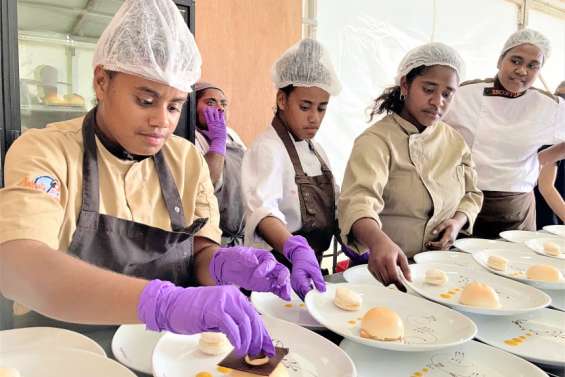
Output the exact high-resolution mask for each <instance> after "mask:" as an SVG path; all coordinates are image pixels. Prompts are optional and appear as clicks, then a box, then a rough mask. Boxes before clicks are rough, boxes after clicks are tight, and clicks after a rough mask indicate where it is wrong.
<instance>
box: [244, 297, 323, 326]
mask: <svg viewBox="0 0 565 377" xmlns="http://www.w3.org/2000/svg"><path fill="white" fill-rule="evenodd" d="M269 294H270V295H273V296H274V297H277V298H278V296H276V295H275V294H273V293H271V292H255V291H253V292H251V296H250V297H249V299H250V300H251V303H252V304H253V307H254V308H255V309H257V311H258V312H259V313H261V314H262V315H266V316H269V317H274V318H278V319H280V320H281V321H285V322H290V323H294V324H295V325H298V326H300V327H304V328H307V329H311V330H327V328H326V327H324V325H322V324H321V323H319V322H318V321H316V319H315V318H314V317H313V316H312V314H310V313H308V314H310V316H311V317H312V318H313V319H314V320H315V321H316V322H318V324H319V326H310V325H306V324H300V323H297V322H293V321H288V320H286V319H284V318H279V317H276V316H274V315H272V314H269V313H266V312H264V311H262V310H260V309H259V307H258V306H257V305H256V304H255V302H256V300H257V297H258V296H267V295H269ZM292 295H295V293H294V291H292ZM253 296H255V299H254V298H253ZM296 297H298V295H296ZM280 300H281V301H284V300H282V299H280ZM304 309H305V310H307V309H306V303H304Z"/></svg>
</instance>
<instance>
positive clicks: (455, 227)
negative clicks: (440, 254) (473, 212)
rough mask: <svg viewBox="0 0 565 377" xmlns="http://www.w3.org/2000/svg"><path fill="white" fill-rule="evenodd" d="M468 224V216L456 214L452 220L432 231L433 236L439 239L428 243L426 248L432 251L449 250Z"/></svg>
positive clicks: (444, 222) (460, 213)
mask: <svg viewBox="0 0 565 377" xmlns="http://www.w3.org/2000/svg"><path fill="white" fill-rule="evenodd" d="M466 223H467V216H466V215H465V214H463V213H462V212H456V213H455V215H454V216H453V217H452V218H451V219H448V220H445V221H443V222H442V223H441V224H439V225H438V226H437V227H435V229H434V230H432V235H433V236H436V237H438V238H439V239H438V240H437V241H428V242H426V247H427V248H429V249H431V250H447V249H449V248H450V247H451V245H453V243H454V242H455V240H456V239H457V235H458V234H459V232H460V231H461V228H463V226H464V225H465V224H466Z"/></svg>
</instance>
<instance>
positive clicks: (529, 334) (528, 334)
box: [526, 332, 534, 336]
mask: <svg viewBox="0 0 565 377" xmlns="http://www.w3.org/2000/svg"><path fill="white" fill-rule="evenodd" d="M526 336H534V334H532V333H531V332H529V333H527V334H526Z"/></svg>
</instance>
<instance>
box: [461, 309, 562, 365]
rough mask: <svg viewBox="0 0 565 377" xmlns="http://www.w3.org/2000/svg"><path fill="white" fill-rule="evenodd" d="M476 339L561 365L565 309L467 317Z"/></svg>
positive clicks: (528, 357)
mask: <svg viewBox="0 0 565 377" xmlns="http://www.w3.org/2000/svg"><path fill="white" fill-rule="evenodd" d="M471 318H472V319H473V321H475V323H476V324H477V326H478V327H479V333H478V334H477V339H479V340H480V341H482V342H485V343H487V344H490V345H491V346H493V347H496V348H500V349H503V350H505V351H508V352H510V353H513V354H515V355H518V356H521V357H523V358H524V359H527V360H530V361H532V362H534V363H540V364H546V365H553V366H565V313H563V312H560V311H558V310H552V309H542V310H537V311H535V312H532V313H526V314H520V315H517V316H508V317H496V318H492V317H485V316H481V315H475V316H472V317H471Z"/></svg>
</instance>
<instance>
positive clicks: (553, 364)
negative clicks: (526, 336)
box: [472, 308, 565, 366]
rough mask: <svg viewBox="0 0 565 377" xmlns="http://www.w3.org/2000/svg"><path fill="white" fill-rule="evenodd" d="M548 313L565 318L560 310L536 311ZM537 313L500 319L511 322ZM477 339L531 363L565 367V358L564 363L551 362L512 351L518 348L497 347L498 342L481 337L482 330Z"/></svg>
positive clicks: (545, 309) (546, 309) (501, 345)
mask: <svg viewBox="0 0 565 377" xmlns="http://www.w3.org/2000/svg"><path fill="white" fill-rule="evenodd" d="M547 311H551V312H556V313H558V314H559V315H563V316H564V317H565V313H564V312H562V311H560V310H556V309H549V308H543V309H540V310H538V311H536V312H539V313H542V312H547ZM536 312H531V313H522V314H518V315H513V316H505V317H500V318H501V320H502V319H507V320H511V319H513V318H515V317H519V316H522V315H528V314H534V313H536ZM477 317H480V316H479V315H477ZM472 320H473V321H475V319H474V318H472ZM478 326H479V325H478V324H477V327H478ZM475 337H476V338H477V339H478V340H480V341H481V342H483V343H486V344H488V345H489V346H491V347H494V348H498V349H500V350H502V351H505V352H508V353H511V354H513V355H515V356H519V357H521V358H523V359H526V360H528V361H530V362H533V363H540V364H543V365H550V366H565V357H564V358H563V361H562V362H554V361H552V360H549V359H544V358H539V357H531V356H530V355H529V354H526V353H523V352H522V353H518V352H513V351H512V350H517V349H518V348H511V347H509V346H507V345H504V344H500V345H498V344H497V345H495V344H494V343H497V342H495V341H489V340H488V339H486V338H485V337H484V336H481V332H480V330H479V332H478V333H477V335H475Z"/></svg>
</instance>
